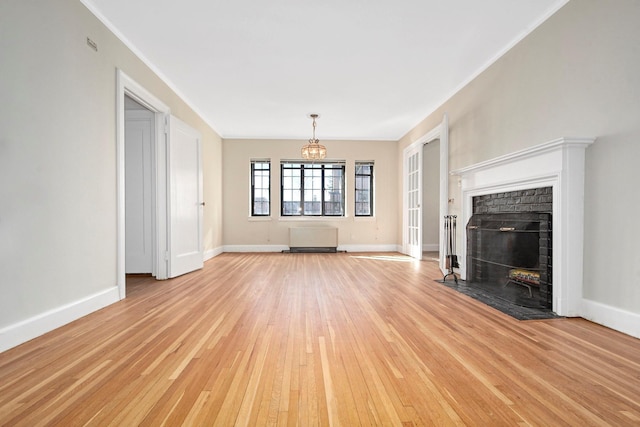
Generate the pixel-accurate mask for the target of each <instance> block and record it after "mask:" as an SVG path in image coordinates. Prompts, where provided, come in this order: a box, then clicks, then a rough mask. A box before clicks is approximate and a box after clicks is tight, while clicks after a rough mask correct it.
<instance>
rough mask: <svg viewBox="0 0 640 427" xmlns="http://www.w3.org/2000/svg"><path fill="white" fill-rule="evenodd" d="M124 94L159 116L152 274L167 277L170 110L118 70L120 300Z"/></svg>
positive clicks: (122, 287)
mask: <svg viewBox="0 0 640 427" xmlns="http://www.w3.org/2000/svg"><path fill="white" fill-rule="evenodd" d="M125 95H126V96H129V97H131V98H133V99H134V100H135V101H136V102H138V103H140V104H141V105H143V106H145V107H146V108H148V109H149V110H151V111H153V112H154V113H155V115H156V117H155V122H156V136H155V141H153V144H154V153H155V159H153V163H154V164H153V165H152V167H153V169H154V171H155V176H154V182H155V184H154V187H155V188H154V189H152V191H154V192H155V201H156V208H155V211H154V215H155V221H154V224H155V230H154V231H153V235H154V239H155V240H154V243H155V244H154V262H153V270H154V271H153V273H154V275H155V277H156V278H157V279H166V278H167V262H166V259H165V254H166V250H167V227H166V223H167V192H166V188H167V184H166V183H167V181H166V174H167V170H166V148H167V147H166V126H165V124H166V123H167V122H166V119H167V117H168V116H169V114H170V109H169V107H168V106H167V105H166V104H164V103H163V102H162V101H160V100H159V99H158V98H156V97H155V96H154V95H153V94H152V93H151V92H149V91H148V90H146V89H145V88H144V87H143V86H141V85H140V84H138V83H137V82H136V81H135V80H133V79H132V78H131V77H129V76H128V75H127V74H125V73H124V72H123V71H122V70H120V69H116V201H117V202H116V204H117V207H116V240H117V244H116V284H117V286H118V289H119V294H120V299H123V298H125V296H126V272H125V250H126V246H125V241H126V240H125V166H124V162H125V149H124V143H125Z"/></svg>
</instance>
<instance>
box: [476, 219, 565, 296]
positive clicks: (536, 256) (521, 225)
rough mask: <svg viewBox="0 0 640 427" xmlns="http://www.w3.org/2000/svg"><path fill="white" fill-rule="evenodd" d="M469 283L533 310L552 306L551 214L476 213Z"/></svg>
mask: <svg viewBox="0 0 640 427" xmlns="http://www.w3.org/2000/svg"><path fill="white" fill-rule="evenodd" d="M467 266H468V269H467V279H468V280H469V281H470V282H473V283H478V284H483V285H485V286H486V287H487V289H494V290H495V292H497V293H500V294H501V295H503V296H504V297H505V298H511V299H516V301H513V302H516V303H518V304H521V305H524V306H528V307H540V308H551V301H552V299H551V296H552V294H551V214H549V213H494V214H475V215H473V216H472V217H471V219H470V220H469V223H468V224H467Z"/></svg>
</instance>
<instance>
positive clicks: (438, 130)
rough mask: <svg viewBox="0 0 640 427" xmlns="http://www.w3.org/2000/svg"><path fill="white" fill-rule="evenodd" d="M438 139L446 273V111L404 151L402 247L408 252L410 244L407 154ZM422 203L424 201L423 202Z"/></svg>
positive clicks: (441, 241)
mask: <svg viewBox="0 0 640 427" xmlns="http://www.w3.org/2000/svg"><path fill="white" fill-rule="evenodd" d="M436 139H439V140H440V197H439V211H440V212H439V215H440V218H439V223H440V224H439V228H440V234H439V235H438V236H439V237H438V247H439V250H438V256H439V259H440V261H439V265H440V271H442V272H443V273H445V272H446V271H447V269H446V268H445V259H444V244H445V242H444V237H443V235H442V233H443V230H444V217H445V215H449V116H448V115H447V114H446V113H445V114H444V116H443V117H442V122H440V124H439V125H438V126H436V127H434V128H433V129H431V130H430V131H429V132H427V133H425V134H424V135H422V136H420V137H418V138H417V139H416V140H415V142H413V143H412V144H411V145H409V146H408V147H407V148H405V149H404V151H403V171H402V175H403V177H404V182H405V188H403V194H404V196H403V207H402V211H403V215H404V224H403V227H402V228H403V233H402V234H403V236H402V247H403V250H404V251H405V253H406V248H407V244H408V241H407V239H408V235H407V231H406V230H407V220H408V217H409V208H408V204H407V203H408V201H407V198H406V192H407V188H406V180H407V178H408V170H407V156H408V154H409V153H411V152H413V151H415V150H416V149H417V148H420V149H422V146H423V145H425V144H428V143H429V142H431V141H434V140H436ZM422 167H423V166H422V164H419V165H418V168H420V171H421V172H420V173H422ZM418 185H419V186H420V191H419V192H420V194H422V182H419V183H418ZM421 203H422V202H421ZM419 232H420V233H422V224H420V231H419Z"/></svg>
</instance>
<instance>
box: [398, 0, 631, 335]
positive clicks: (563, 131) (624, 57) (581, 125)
mask: <svg viewBox="0 0 640 427" xmlns="http://www.w3.org/2000/svg"><path fill="white" fill-rule="evenodd" d="M638 22H640V2H638V1H635V0H619V1H616V2H615V4H612V3H610V2H603V1H599V0H580V1H571V2H569V3H568V4H567V5H565V6H564V7H563V8H562V9H560V10H559V11H558V12H557V13H556V14H555V15H553V16H552V17H551V18H550V19H548V20H547V21H546V22H545V23H543V24H542V25H541V26H540V27H538V28H537V29H536V30H534V31H533V32H532V33H531V34H530V35H529V36H528V37H526V38H525V39H524V40H523V41H522V42H520V43H519V44H518V45H516V46H515V47H514V48H513V49H511V50H510V51H509V52H508V53H507V54H505V55H504V56H503V57H502V58H501V59H499V60H498V61H497V62H496V63H495V64H493V65H492V66H491V67H489V68H488V69H487V70H486V71H484V72H483V73H481V74H480V75H479V76H478V77H477V78H476V79H474V80H473V81H472V82H471V83H469V84H468V85H467V86H466V87H465V88H463V89H462V90H460V91H459V92H458V93H457V94H456V95H454V96H453V97H452V98H451V99H450V100H448V101H447V102H445V103H444V104H443V105H442V106H441V107H440V108H439V109H438V110H437V111H435V112H434V113H433V114H431V115H430V116H428V117H427V118H425V120H424V121H423V122H422V123H420V124H419V125H418V126H416V128H414V129H412V130H411V131H410V132H409V133H408V134H407V135H406V136H405V137H403V138H402V140H401V141H400V144H399V147H398V150H399V151H400V152H401V150H402V149H403V148H404V147H406V146H407V145H409V144H410V143H411V142H412V141H413V140H414V139H415V138H417V137H418V136H419V135H422V134H424V133H425V132H426V131H428V130H429V129H431V128H433V127H434V126H435V125H437V123H438V121H439V120H440V119H441V117H442V114H443V112H445V111H446V112H447V113H448V114H449V119H450V155H449V163H450V168H451V170H455V169H459V168H462V167H464V166H469V165H472V164H475V163H478V162H480V161H483V160H487V159H491V158H494V157H497V156H499V155H503V154H508V153H511V152H514V151H516V150H519V149H522V148H526V147H530V146H533V145H536V144H541V143H544V142H547V141H550V140H553V139H556V138H558V137H563V136H566V137H572V136H579V137H597V141H596V142H595V143H594V144H593V145H591V146H590V147H589V148H588V149H587V152H586V188H585V192H586V194H585V259H584V266H585V267H584V291H583V292H584V294H583V298H584V299H583V313H582V314H583V316H584V317H587V318H590V319H592V320H594V321H596V322H599V323H603V324H606V325H608V326H611V327H614V328H617V329H620V330H625V331H627V332H629V333H637V332H633V330H635V331H638V330H639V328H638V326H635V329H634V328H633V327H631V328H630V329H629V328H627V326H625V325H629V324H632V323H634V322H635V324H636V325H640V245H638V232H637V225H636V223H637V220H636V218H635V216H636V215H635V214H636V213H637V212H638V211H640V198H638V197H636V194H637V188H636V187H637V183H638V182H640V170H639V168H638V167H637V162H638V159H640V120H639V118H640V26H639V25H638ZM399 166H400V164H399ZM399 173H400V172H399ZM457 179H458V178H457V177H451V180H450V194H449V198H452V199H454V202H453V203H451V204H450V210H451V214H458V215H459V213H460V202H461V200H460V189H459V187H458V185H457ZM458 244H459V245H460V242H459V243H458Z"/></svg>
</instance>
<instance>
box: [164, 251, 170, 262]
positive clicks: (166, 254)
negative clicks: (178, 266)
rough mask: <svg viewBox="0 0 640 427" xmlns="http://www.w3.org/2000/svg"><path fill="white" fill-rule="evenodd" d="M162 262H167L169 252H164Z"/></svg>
mask: <svg viewBox="0 0 640 427" xmlns="http://www.w3.org/2000/svg"><path fill="white" fill-rule="evenodd" d="M164 260H165V261H169V251H166V252H165V253H164Z"/></svg>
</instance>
